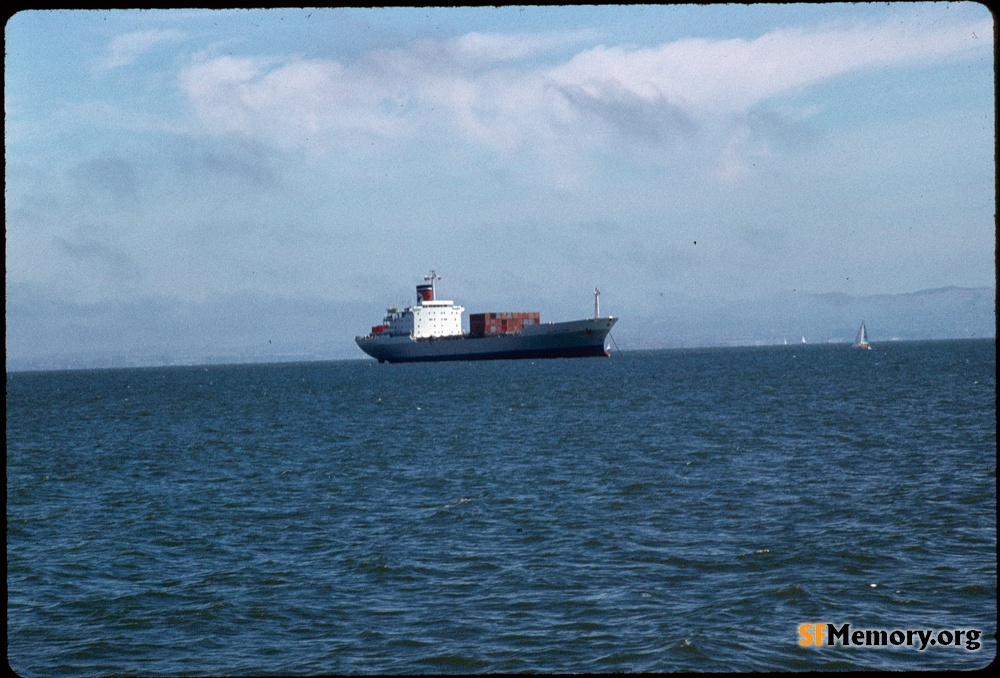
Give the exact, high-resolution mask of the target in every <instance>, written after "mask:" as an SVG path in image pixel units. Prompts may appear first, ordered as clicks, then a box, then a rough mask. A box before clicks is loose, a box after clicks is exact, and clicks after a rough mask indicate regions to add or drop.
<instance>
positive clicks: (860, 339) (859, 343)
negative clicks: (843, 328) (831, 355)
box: [854, 323, 872, 351]
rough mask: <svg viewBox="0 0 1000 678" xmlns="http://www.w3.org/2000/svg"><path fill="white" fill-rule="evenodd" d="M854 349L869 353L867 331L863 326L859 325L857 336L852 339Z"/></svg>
mask: <svg viewBox="0 0 1000 678" xmlns="http://www.w3.org/2000/svg"><path fill="white" fill-rule="evenodd" d="M854 348H860V349H865V350H868V351H870V350H871V348H872V345H871V344H869V343H868V330H866V329H865V324H864V323H861V329H859V330H858V336H856V337H855V338H854Z"/></svg>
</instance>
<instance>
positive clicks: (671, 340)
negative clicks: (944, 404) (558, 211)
mask: <svg viewBox="0 0 1000 678" xmlns="http://www.w3.org/2000/svg"><path fill="white" fill-rule="evenodd" d="M630 320H631V319H629V318H623V319H622V321H621V322H620V323H619V325H618V327H617V328H616V331H615V335H616V337H617V338H618V339H619V342H620V343H621V345H622V347H623V349H624V348H625V347H626V346H629V347H633V348H656V347H670V346H712V345H715V346H718V345H753V344H781V343H784V342H789V343H793V342H795V343H798V342H801V340H802V338H803V337H804V338H806V340H807V342H809V343H826V342H845V343H846V342H849V341H851V340H852V339H853V338H854V335H855V333H856V332H857V331H858V327H859V326H860V325H861V322H862V321H864V322H866V323H867V327H868V333H869V335H870V337H871V340H872V342H873V343H878V342H879V341H891V340H920V339H972V338H989V337H992V338H995V337H996V288H994V287H957V286H949V287H938V288H934V289H926V290H919V291H916V292H906V293H900V294H873V295H865V296H856V295H850V294H844V293H841V292H826V293H817V294H798V293H785V294H776V295H772V296H769V297H766V298H761V299H756V300H752V301H726V302H718V303H711V304H706V303H696V302H694V301H690V300H688V301H680V300H679V301H678V302H676V303H675V304H668V305H667V306H666V307H665V308H664V310H663V313H662V314H661V315H657V316H644V317H642V318H639V319H636V322H634V323H633V322H630Z"/></svg>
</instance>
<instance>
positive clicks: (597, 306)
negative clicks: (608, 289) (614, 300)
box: [594, 287, 601, 318]
mask: <svg viewBox="0 0 1000 678" xmlns="http://www.w3.org/2000/svg"><path fill="white" fill-rule="evenodd" d="M594 317H595V318H600V317H601V291H600V290H599V289H597V288H596V287H595V288H594Z"/></svg>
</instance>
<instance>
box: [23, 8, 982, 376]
mask: <svg viewBox="0 0 1000 678" xmlns="http://www.w3.org/2000/svg"><path fill="white" fill-rule="evenodd" d="M4 37H5V48H6V53H5V61H4V78H5V82H4V105H5V130H4V132H5V135H4V136H5V153H6V166H5V180H6V191H5V216H6V330H7V331H6V352H7V365H8V367H9V366H10V365H11V364H12V362H17V361H25V360H28V361H30V360H43V359H45V358H46V356H70V355H87V356H91V357H93V358H95V359H96V357H100V356H105V357H107V356H113V355H119V356H120V355H139V354H142V355H146V356H154V357H155V358H156V359H157V360H161V361H163V362H170V361H178V360H181V361H183V360H185V359H191V356H196V355H209V354H223V353H230V354H232V353H240V354H247V355H249V354H269V355H277V356H295V355H303V356H320V357H334V358H339V357H361V353H360V351H359V350H358V349H357V348H356V346H354V343H353V338H354V336H355V335H357V334H364V333H365V332H366V331H367V330H368V328H369V327H370V326H371V325H373V324H376V323H377V322H379V321H380V319H381V316H382V314H383V313H384V309H385V307H386V305H388V304H390V303H401V304H403V303H409V302H411V301H412V300H413V298H414V286H415V285H416V284H418V283H419V282H421V281H422V278H423V276H424V275H425V274H427V273H428V272H429V271H430V270H432V269H433V270H435V271H437V272H438V274H439V275H440V276H441V281H440V282H439V283H438V286H439V297H444V298H448V299H454V300H455V301H456V302H457V303H461V304H462V305H464V306H465V307H466V309H467V311H468V312H482V311H507V310H532V311H540V312H541V313H542V319H543V321H546V320H551V321H558V320H570V319H575V318H579V317H585V316H587V315H589V314H590V313H591V312H592V308H593V289H594V288H595V287H599V288H600V289H601V292H602V295H601V304H602V311H605V312H606V313H610V314H612V315H615V316H618V317H620V318H622V321H620V325H621V326H627V324H628V319H629V318H630V317H631V318H633V319H641V318H650V317H656V316H657V314H659V313H661V312H663V310H664V309H665V308H667V307H669V306H670V305H671V304H673V305H677V304H681V303H683V304H687V305H688V307H693V308H697V307H698V305H703V306H704V307H706V308H710V307H712V305H713V304H718V303H721V302H723V301H725V302H726V303H730V304H731V303H733V302H734V301H736V302H739V303H742V302H746V303H747V304H753V303H755V300H759V299H763V298H767V297H768V296H769V295H775V294H791V293H798V294H827V293H841V294H849V295H871V294H904V293H911V292H915V291H919V290H925V289H933V288H939V287H947V286H960V287H981V286H989V287H993V286H994V285H995V275H996V274H995V257H994V252H995V224H996V221H995V212H996V209H995V208H996V195H995V189H994V187H995V183H996V165H995V158H994V148H995V128H994V118H995V93H994V75H993V69H994V54H995V49H994V26H993V18H992V16H991V14H990V12H989V11H988V10H987V9H986V8H985V7H984V6H983V5H981V4H977V3H964V2H959V3H945V2H928V3H871V4H867V3H855V4H846V3H845V4H794V3H793V4H787V5H780V4H775V5H730V4H725V5H721V4H720V5H623V6H591V7H583V6H565V7H558V6H557V7H517V6H505V7H500V8H495V7H468V8H368V9H365V8H355V9H280V10H225V11H216V10H120V11H119V10H116V11H82V10H62V11H24V12H20V13H18V14H15V15H14V16H13V17H11V18H10V19H9V20H8V22H7V24H6V27H5V34H4ZM720 322H725V319H721V320H720ZM849 331H850V333H851V334H853V331H854V330H853V328H850V329H849Z"/></svg>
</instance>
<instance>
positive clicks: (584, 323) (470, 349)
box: [355, 271, 618, 363]
mask: <svg viewBox="0 0 1000 678" xmlns="http://www.w3.org/2000/svg"><path fill="white" fill-rule="evenodd" d="M440 279H441V278H440V276H438V275H437V273H436V272H434V271H431V273H430V275H427V276H424V282H423V283H422V284H420V285H417V301H416V304H414V305H413V306H407V307H406V308H403V309H400V308H399V307H397V306H390V307H388V308H387V309H386V315H385V318H383V320H382V322H381V323H380V324H378V325H375V326H374V327H372V329H371V332H370V333H368V334H366V335H364V336H359V337H356V338H355V341H356V342H357V343H358V346H359V347H361V350H362V351H364V352H365V353H367V354H368V355H370V356H371V357H373V358H375V359H377V360H378V361H379V362H380V363H383V362H389V363H405V362H424V361H427V362H429V361H440V360H512V359H517V358H586V357H594V356H603V357H607V356H610V355H611V353H610V351H609V350H608V348H607V347H606V346H605V342H606V341H607V337H608V333H610V332H611V328H612V326H613V325H614V324H615V323H616V322H617V321H618V319H617V318H613V317H606V318H602V317H601V302H600V295H601V293H600V291H599V290H596V289H595V290H594V317H593V318H586V319H584V320H571V321H568V322H559V323H543V322H541V314H540V313H538V312H537V311H535V312H512V313H472V314H470V315H469V331H468V332H464V331H463V329H462V313H463V312H464V311H465V309H464V308H463V307H462V306H458V305H457V304H455V303H453V302H452V301H449V300H443V299H438V298H437V281H438V280H440Z"/></svg>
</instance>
